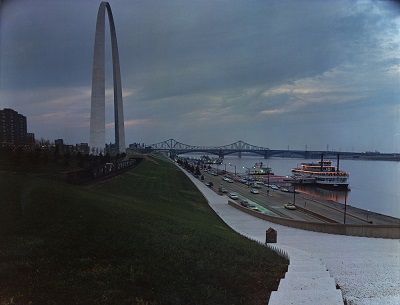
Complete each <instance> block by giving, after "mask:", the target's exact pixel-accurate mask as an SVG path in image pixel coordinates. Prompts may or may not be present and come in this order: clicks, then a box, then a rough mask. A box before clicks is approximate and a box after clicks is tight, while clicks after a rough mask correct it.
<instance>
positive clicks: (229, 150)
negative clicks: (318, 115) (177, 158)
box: [149, 139, 364, 159]
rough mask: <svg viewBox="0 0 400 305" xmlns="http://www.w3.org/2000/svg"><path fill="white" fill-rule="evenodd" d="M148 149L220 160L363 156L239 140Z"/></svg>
mask: <svg viewBox="0 0 400 305" xmlns="http://www.w3.org/2000/svg"><path fill="white" fill-rule="evenodd" d="M149 147H150V150H151V151H167V152H169V153H170V154H171V155H181V154H186V153H204V154H211V155H217V156H218V157H220V158H224V156H227V155H232V154H237V155H238V156H239V158H240V157H241V156H242V154H243V153H251V154H257V155H260V156H262V157H263V158H264V159H268V158H271V157H286V158H305V159H318V158H320V157H321V154H323V155H324V157H328V158H329V157H330V158H332V157H336V156H337V155H338V154H340V155H341V156H342V157H349V158H350V157H351V158H357V156H358V155H362V154H364V153H355V152H339V151H323V150H318V151H310V150H289V149H287V150H279V149H270V148H267V147H261V146H256V145H252V144H249V143H246V142H243V141H241V140H240V141H237V142H235V143H232V144H228V145H223V146H195V145H188V144H184V143H181V142H178V141H176V140H174V139H169V140H166V141H163V142H159V143H156V144H151V145H149Z"/></svg>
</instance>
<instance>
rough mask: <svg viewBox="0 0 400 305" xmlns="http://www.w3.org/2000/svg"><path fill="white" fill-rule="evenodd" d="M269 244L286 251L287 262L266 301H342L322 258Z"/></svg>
mask: <svg viewBox="0 0 400 305" xmlns="http://www.w3.org/2000/svg"><path fill="white" fill-rule="evenodd" d="M276 245H277V246H276V248H275V246H273V247H271V246H270V248H272V249H274V250H277V252H281V251H282V250H283V251H285V252H286V253H287V254H288V256H289V257H290V264H289V268H288V271H287V272H286V274H285V278H283V279H281V281H280V283H279V287H278V290H277V291H273V292H272V294H271V298H270V300H269V303H268V304H269V305H300V304H301V305H307V304H309V305H317V304H321V305H322V304H323V305H343V297H342V292H341V290H340V289H336V283H335V280H334V278H333V277H331V275H330V274H329V271H328V270H327V268H326V266H325V265H323V264H322V262H321V260H319V259H317V258H314V257H312V255H311V254H309V253H307V252H304V251H301V250H298V249H294V248H291V247H288V246H284V245H278V244H276Z"/></svg>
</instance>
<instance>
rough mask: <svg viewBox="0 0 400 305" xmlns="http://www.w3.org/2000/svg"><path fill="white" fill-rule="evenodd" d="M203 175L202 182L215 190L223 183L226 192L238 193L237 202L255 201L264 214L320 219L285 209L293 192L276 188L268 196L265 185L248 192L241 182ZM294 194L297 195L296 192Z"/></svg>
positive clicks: (206, 173)
mask: <svg viewBox="0 0 400 305" xmlns="http://www.w3.org/2000/svg"><path fill="white" fill-rule="evenodd" d="M203 175H204V178H205V180H204V182H209V181H211V182H212V183H213V189H214V190H215V191H218V188H219V186H221V185H223V187H225V188H226V189H227V190H228V193H229V192H235V193H237V194H238V196H239V200H236V201H237V202H238V203H240V201H241V200H247V201H249V202H250V203H251V202H253V203H256V204H257V205H259V206H261V207H263V208H265V209H266V211H264V210H263V209H261V210H262V211H263V212H264V213H265V214H268V215H271V216H278V217H284V218H289V219H295V220H302V221H314V222H321V220H319V219H317V218H315V217H313V216H310V215H307V214H305V213H302V212H300V211H299V210H295V211H293V210H288V209H286V208H285V207H284V205H285V204H286V203H288V202H293V194H290V193H284V192H281V191H278V190H270V192H269V196H267V188H266V187H262V188H261V189H259V191H260V194H252V193H251V192H250V190H251V189H252V188H251V187H247V186H246V185H244V184H243V183H240V182H236V181H235V182H233V183H228V182H226V181H224V180H222V178H223V176H220V175H219V176H213V175H211V174H209V173H208V172H204V173H203ZM296 196H298V194H296Z"/></svg>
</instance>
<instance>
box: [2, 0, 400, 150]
mask: <svg viewBox="0 0 400 305" xmlns="http://www.w3.org/2000/svg"><path fill="white" fill-rule="evenodd" d="M109 2H110V5H111V9H112V11H113V15H114V20H115V26H116V31H117V38H118V46H119V52H120V64H121V77H122V90H123V96H124V115H125V133H126V143H127V144H130V143H134V142H140V143H147V144H153V143H158V142H161V141H164V140H167V139H169V138H174V139H176V140H177V141H180V142H183V143H185V144H189V145H210V146H214V145H226V144H230V143H233V142H236V141H238V140H243V141H245V142H247V143H250V144H254V145H258V146H264V147H269V148H271V149H285V148H287V147H288V146H289V147H290V149H304V148H305V146H306V145H307V149H308V150H319V149H326V148H327V145H329V149H336V150H339V149H341V150H342V151H352V150H354V151H366V150H378V151H381V152H400V17H399V16H400V6H399V5H398V4H397V3H396V2H394V1H348V0H345V1H324V0H321V1H317V0H309V1H306V0H303V1H301V0H300V1H298V0H296V1H285V0H283V1H282V0H279V1H271V0H268V1H266V0H254V1H252V0H242V1H238V0H169V1H166V0H159V1H155V0H146V1H145V0H136V1H132V0H126V1H122V0H115V1H109ZM99 4H100V1H92V0H86V1H78V0H76V1H75V0H68V1H67V0H64V1H62V0H25V1H24V0H18V1H13V0H8V1H4V0H3V2H2V5H1V16H0V18H1V19H0V23H1V24H0V108H1V109H2V108H13V109H14V110H16V111H18V112H19V113H21V114H23V115H25V116H26V117H27V120H28V132H34V133H35V136H36V138H41V137H43V138H45V139H50V140H54V139H58V138H63V139H64V140H65V141H66V142H67V143H69V144H75V143H80V142H89V117H90V94H91V72H92V60H93V45H94V32H95V25H96V16H97V11H98V6H99ZM106 22H107V23H108V21H106ZM107 30H108V25H107ZM106 39H107V40H106V46H107V53H106V62H107V63H106V65H107V70H106V73H107V75H106V79H107V97H106V103H107V106H106V121H107V129H106V138H107V142H114V129H113V127H114V124H113V101H112V70H111V51H110V39H109V32H107V33H106Z"/></svg>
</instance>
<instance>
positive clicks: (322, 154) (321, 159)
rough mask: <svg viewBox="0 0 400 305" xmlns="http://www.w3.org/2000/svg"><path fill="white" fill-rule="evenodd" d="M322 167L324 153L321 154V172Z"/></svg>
mask: <svg viewBox="0 0 400 305" xmlns="http://www.w3.org/2000/svg"><path fill="white" fill-rule="evenodd" d="M323 169H324V154H321V172H322V170H323Z"/></svg>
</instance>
